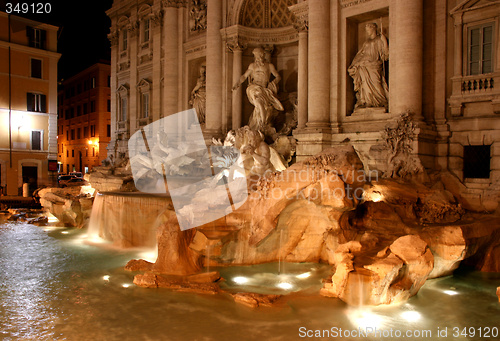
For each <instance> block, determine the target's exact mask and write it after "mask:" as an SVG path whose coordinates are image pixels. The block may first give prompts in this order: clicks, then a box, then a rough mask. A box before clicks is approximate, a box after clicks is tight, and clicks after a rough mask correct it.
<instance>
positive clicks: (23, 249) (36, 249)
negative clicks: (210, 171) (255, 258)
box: [0, 223, 500, 341]
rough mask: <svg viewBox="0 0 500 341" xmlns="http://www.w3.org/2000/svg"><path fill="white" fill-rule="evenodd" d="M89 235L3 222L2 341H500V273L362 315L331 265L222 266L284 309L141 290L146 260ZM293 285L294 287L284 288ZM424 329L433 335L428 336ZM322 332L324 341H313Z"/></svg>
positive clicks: (459, 278)
mask: <svg viewBox="0 0 500 341" xmlns="http://www.w3.org/2000/svg"><path fill="white" fill-rule="evenodd" d="M85 233H86V231H84V230H83V231H82V230H75V229H62V228H61V229H59V228H56V229H51V228H43V227H36V226H32V225H28V224H25V223H4V224H1V225H0V284H1V286H0V307H1V308H0V326H1V331H0V339H2V340H176V341H178V340H303V339H313V340H314V339H316V340H320V339H342V340H401V339H402V338H403V337H396V336H395V335H396V332H397V331H399V332H401V333H407V332H410V333H413V334H412V335H415V334H416V333H417V332H420V331H422V332H421V334H420V335H419V336H418V337H409V336H406V337H404V338H405V339H409V340H498V339H500V335H499V334H496V335H497V337H493V336H494V334H495V330H494V329H491V330H490V332H489V336H491V337H487V336H485V335H484V334H486V328H487V327H489V328H493V327H495V328H497V329H496V330H497V333H498V328H500V304H499V303H498V299H497V297H496V294H495V290H496V287H497V286H500V274H481V273H478V272H467V271H460V272H458V273H456V274H455V276H453V277H446V278H442V279H437V280H432V281H428V282H427V283H426V284H425V286H424V287H423V289H422V290H421V291H420V292H419V294H418V295H417V296H416V297H414V298H412V299H410V300H409V301H408V302H407V303H404V304H401V305H398V306H390V307H375V308H369V309H368V308H367V309H353V308H349V307H347V306H346V305H345V304H344V303H343V302H341V301H339V300H337V299H329V298H324V297H320V296H318V295H317V294H316V293H317V292H318V291H319V288H320V287H321V281H320V279H321V278H322V277H323V276H324V275H325V274H326V273H328V269H327V268H325V267H322V266H317V265H314V264H299V265H297V264H285V267H284V270H283V273H282V276H277V268H278V265H277V264H266V265H262V266H254V267H237V268H226V269H220V270H221V273H222V275H223V276H224V277H225V278H226V281H225V282H224V283H223V284H222V287H223V288H225V289H226V290H229V291H233V292H237V291H240V290H243V289H244V290H254V291H257V292H259V291H260V292H266V293H267V292H272V293H286V292H290V294H289V295H288V296H286V297H285V298H283V299H281V300H280V301H279V302H278V303H277V305H276V306H275V307H272V308H257V309H252V308H248V307H246V306H243V305H239V304H235V303H234V302H233V299H232V298H231V297H230V296H229V295H227V294H222V295H214V296H210V295H208V296H203V295H196V294H188V293H174V292H170V291H167V290H165V289H144V288H139V287H136V286H134V285H133V284H132V279H133V273H130V272H126V271H124V270H123V266H124V265H125V264H126V262H127V261H128V260H130V259H132V258H137V257H139V254H138V253H137V252H135V251H127V252H125V251H119V250H112V249H107V248H103V247H99V246H95V245H88V244H85V243H84V238H83V237H84V235H85ZM306 273H309V275H303V274H306ZM301 275H302V276H301ZM239 277H240V278H239ZM241 277H243V278H246V280H242V279H241ZM235 278H236V280H235ZM238 278H239V279H238ZM283 282H287V283H291V286H292V287H291V288H289V289H287V290H283V289H281V288H280V287H277V286H276V284H277V283H283ZM297 290H301V291H297ZM464 327H467V328H468V329H467V330H466V331H465V333H464V330H463V328H464ZM340 328H342V332H343V333H344V334H341V332H340ZM370 328H371V329H370ZM375 328H377V330H378V331H379V334H378V335H375V334H366V335H356V336H352V334H353V333H352V331H356V330H357V331H359V330H360V329H361V330H362V331H373V330H374V329H375ZM438 328H439V329H438ZM453 328H457V329H455V330H454V329H453ZM391 329H392V335H393V337H391V336H390V335H389V333H390V330H391ZM347 331H349V335H347V334H346V332H347ZM382 331H383V332H384V333H385V335H384V334H381V333H382ZM423 331H430V332H431V333H432V334H431V335H430V337H427V336H424V335H423ZM445 331H446V332H447V337H445V336H444V332H445ZM458 331H460V332H461V335H459V336H456V335H455V334H456V333H457V332H458ZM473 331H474V334H475V335H474V337H472V336H471V335H472V332H473ZM318 332H319V333H320V334H321V335H322V337H317V338H314V337H312V338H307V336H308V335H310V336H314V335H319V334H318ZM327 332H329V333H330V335H328V333H327ZM438 332H441V337H439V338H438V337H437V335H438V334H437V333H438ZM479 333H482V334H483V335H482V336H481V337H478V335H479ZM335 335H336V336H335ZM427 335H428V334H427ZM328 336H329V337H328ZM341 336H342V337H341ZM365 336H366V337H365ZM384 336H387V337H384Z"/></svg>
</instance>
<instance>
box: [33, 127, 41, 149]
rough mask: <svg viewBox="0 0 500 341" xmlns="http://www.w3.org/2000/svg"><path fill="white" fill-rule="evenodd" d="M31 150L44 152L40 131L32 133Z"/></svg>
mask: <svg viewBox="0 0 500 341" xmlns="http://www.w3.org/2000/svg"><path fill="white" fill-rule="evenodd" d="M31 149H32V150H42V132H41V131H40V130H33V131H31Z"/></svg>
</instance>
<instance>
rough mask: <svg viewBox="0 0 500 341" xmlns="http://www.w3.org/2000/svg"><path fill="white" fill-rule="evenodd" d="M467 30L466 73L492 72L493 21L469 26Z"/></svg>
mask: <svg viewBox="0 0 500 341" xmlns="http://www.w3.org/2000/svg"><path fill="white" fill-rule="evenodd" d="M468 31H469V32H468V38H467V39H468V70H467V72H468V74H469V75H479V74H485V73H491V72H493V63H492V61H493V23H487V24H483V25H479V26H474V27H470V28H469V30H468Z"/></svg>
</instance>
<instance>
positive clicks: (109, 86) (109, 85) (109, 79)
mask: <svg viewBox="0 0 500 341" xmlns="http://www.w3.org/2000/svg"><path fill="white" fill-rule="evenodd" d="M108 88H111V76H108Z"/></svg>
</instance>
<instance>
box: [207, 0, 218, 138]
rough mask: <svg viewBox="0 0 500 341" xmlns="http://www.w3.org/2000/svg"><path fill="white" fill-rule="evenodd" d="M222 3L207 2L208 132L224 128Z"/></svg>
mask: <svg viewBox="0 0 500 341" xmlns="http://www.w3.org/2000/svg"><path fill="white" fill-rule="evenodd" d="M221 28H222V1H220V0H208V1H207V109H206V110H207V111H206V132H207V133H208V134H209V135H212V136H214V135H218V134H220V133H221V128H222V37H221V34H220V30H221Z"/></svg>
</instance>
